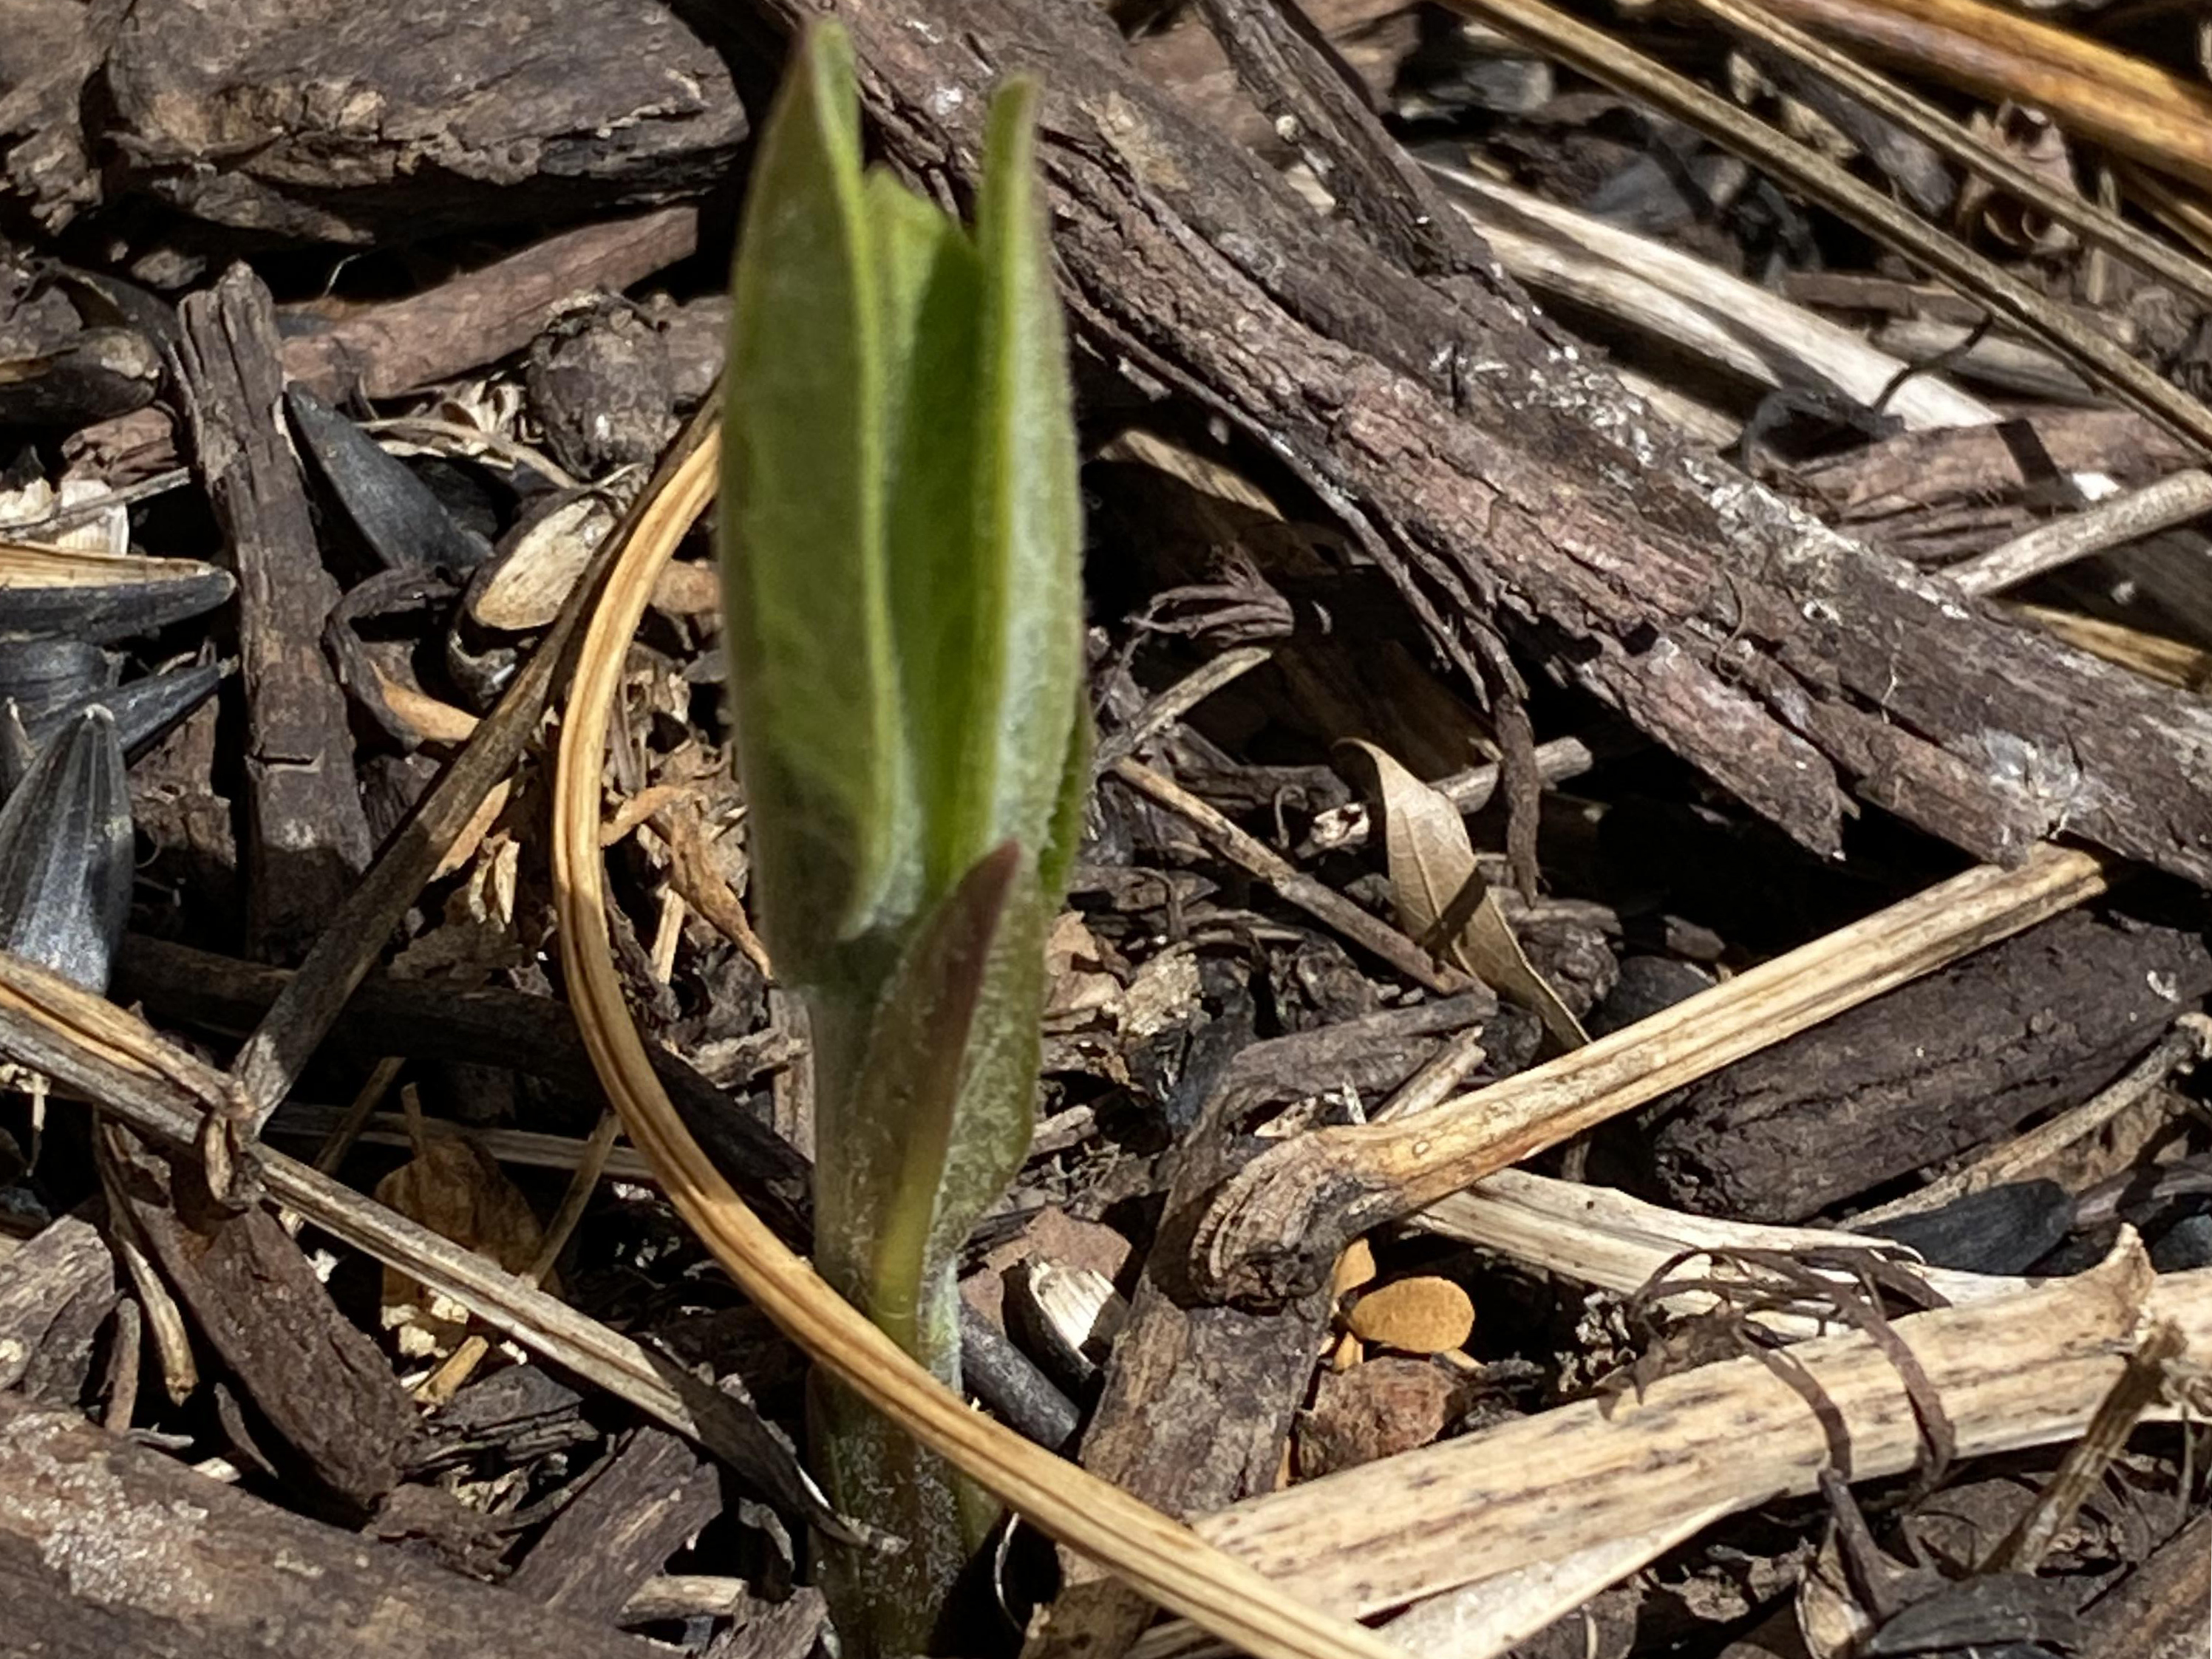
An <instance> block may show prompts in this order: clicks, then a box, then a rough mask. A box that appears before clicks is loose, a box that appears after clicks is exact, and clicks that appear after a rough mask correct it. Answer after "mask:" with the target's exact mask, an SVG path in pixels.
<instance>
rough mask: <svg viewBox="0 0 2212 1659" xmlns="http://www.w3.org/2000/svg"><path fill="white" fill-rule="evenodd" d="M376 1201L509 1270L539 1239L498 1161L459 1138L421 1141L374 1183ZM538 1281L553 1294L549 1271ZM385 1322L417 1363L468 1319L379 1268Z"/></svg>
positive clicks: (446, 1347) (519, 1265) (448, 1343)
mask: <svg viewBox="0 0 2212 1659" xmlns="http://www.w3.org/2000/svg"><path fill="white" fill-rule="evenodd" d="M376 1200H377V1202H378V1203H380V1204H382V1205H385V1206H387V1207H388V1208H391V1209H393V1210H397V1211H398V1212H399V1213H400V1214H402V1215H404V1216H406V1217H408V1218H410V1219H411V1220H415V1221H419V1222H421V1223H422V1225H424V1226H426V1227H428V1228H429V1229H430V1230H431V1231H433V1232H435V1233H440V1234H442V1235H443V1236H444V1237H447V1238H450V1239H452V1240H453V1243H456V1244H459V1245H462V1246H464V1247H465V1248H466V1249H471V1250H475V1251H476V1252H477V1253H478V1254H479V1255H487V1256H489V1257H490V1258H491V1259H492V1260H493V1261H496V1262H498V1263H499V1265H500V1266H501V1267H504V1268H506V1269H507V1272H509V1273H528V1272H529V1271H530V1269H531V1267H532V1263H533V1262H534V1261H535V1260H536V1258H537V1255H538V1247H539V1245H540V1243H542V1242H543V1241H544V1231H543V1229H541V1228H540V1227H539V1225H538V1217H537V1215H536V1213H535V1212H532V1209H531V1207H530V1200H528V1199H526V1198H525V1197H524V1196H523V1195H522V1194H521V1192H520V1189H519V1188H517V1187H516V1186H515V1184H514V1183H513V1182H512V1181H510V1180H508V1179H507V1171H505V1170H502V1169H501V1168H500V1166H499V1162H498V1160H497V1159H495V1158H493V1157H492V1155H491V1154H490V1153H489V1152H486V1151H484V1150H483V1147H481V1146H477V1144H476V1142H474V1141H473V1140H471V1139H467V1138H466V1137H465V1136H461V1135H455V1134H435V1135H431V1136H429V1137H428V1138H427V1139H425V1140H424V1141H423V1143H422V1150H421V1151H420V1152H417V1153H416V1155H415V1156H414V1157H413V1158H410V1159H409V1160H408V1161H407V1162H406V1163H405V1164H401V1165H400V1166H399V1167H398V1169H396V1170H393V1171H392V1173H391V1174H390V1175H388V1176H385V1177H384V1179H383V1180H381V1181H380V1182H377V1183H376ZM544 1284H545V1288H546V1289H548V1290H556V1289H557V1287H556V1285H555V1283H554V1281H553V1276H552V1275H551V1274H550V1273H548V1274H547V1275H546V1276H545V1280H544ZM384 1325H385V1328H386V1329H387V1330H393V1329H396V1330H397V1331H398V1334H399V1335H398V1340H399V1346H400V1350H401V1352H404V1353H408V1354H410V1355H413V1356H415V1357H417V1358H420V1357H422V1355H425V1354H428V1353H440V1354H443V1353H447V1352H451V1351H452V1349H453V1346H454V1345H455V1344H457V1343H458V1342H459V1341H460V1340H461V1339H462V1337H463V1336H464V1335H465V1334H466V1331H467V1327H468V1314H467V1312H466V1310H464V1309H463V1308H462V1307H461V1306H460V1304H459V1303H457V1302H453V1301H452V1300H450V1299H449V1298H447V1297H443V1296H441V1295H439V1294H438V1293H437V1292H435V1291H428V1290H426V1289H424V1288H423V1287H422V1285H419V1284H417V1283H416V1281H415V1280H414V1279H410V1278H409V1277H408V1276H407V1275H406V1274H404V1273H399V1272H397V1271H396V1270H394V1269H392V1268H390V1267H386V1269H385V1270H384Z"/></svg>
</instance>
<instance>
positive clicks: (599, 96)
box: [106, 0, 746, 242]
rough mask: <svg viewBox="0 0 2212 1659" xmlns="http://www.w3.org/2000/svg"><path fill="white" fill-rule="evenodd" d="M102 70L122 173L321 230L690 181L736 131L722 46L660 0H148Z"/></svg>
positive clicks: (708, 174)
mask: <svg viewBox="0 0 2212 1659" xmlns="http://www.w3.org/2000/svg"><path fill="white" fill-rule="evenodd" d="M106 86H107V90H108V94H109V96H110V98H111V99H112V102H113V107H114V125H113V126H112V129H111V130H110V131H109V132H108V133H107V135H106V136H107V137H108V138H109V139H110V141H111V142H112V143H114V144H115V146H116V147H117V149H118V151H119V153H120V155H121V157H122V167H120V169H119V172H120V175H121V178H122V179H123V180H124V182H125V184H126V185H128V186H130V187H134V188H137V189H138V190H142V191H149V192H150V193H152V194H154V195H155V196H157V197H161V199H162V200H164V201H167V202H169V203H171V204H174V205H175V206H178V207H180V208H183V209H184V210H186V211H187V212H190V213H192V214H195V215H197V216H199V217H201V218H203V219H209V220H212V221H214V222H216V223H218V224H224V225H233V226H237V227H239V228H243V229H250V230H257V231H264V232H270V233H273V234H277V235H281V236H286V237H292V238H299V239H304V240H313V241H325V242H366V241H370V240H379V241H395V240H413V239H416V238H419V237H423V236H431V235H436V234H441V233H442V232H445V231H448V230H475V229H479V228H482V227H483V226H484V225H486V224H529V223H532V222H545V221H549V220H558V219H562V218H573V217H577V216H583V215H586V214H591V213H594V212H604V211H605V210H608V209H610V208H614V207H618V206H623V205H633V206H638V205H649V204H659V203H663V202H666V201H670V200H671V199H674V198H676V197H682V196H690V195H698V194H702V193H703V192H704V191H707V190H708V189H711V188H712V187H713V186H714V185H715V184H717V183H719V182H720V180H721V179H722V178H723V177H724V176H725V175H726V173H728V172H729V170H730V167H731V165H732V161H734V159H735V156H736V153H737V146H738V143H739V141H740V140H742V139H743V138H744V136H745V131H746V125H745V115H744V109H743V108H742V106H740V105H739V103H738V97H737V94H736V91H735V90H734V88H732V86H731V83H730V76H729V71H728V70H727V69H726V68H725V67H724V65H723V63H722V61H721V59H720V58H719V57H717V56H716V55H715V54H714V52H712V51H711V50H709V49H708V46H706V45H705V44H704V43H703V42H702V41H701V40H699V39H698V37H697V36H696V35H695V34H694V33H692V32H691V31H690V28H688V27H686V26H685V25H684V23H683V21H681V20H680V19H679V18H678V16H677V15H676V11H675V9H673V8H672V7H671V6H667V5H663V4H661V3H659V0H515V3H512V4H508V5H505V6H502V7H501V9H499V11H498V12H496V13H488V12H486V11H484V10H483V9H482V8H481V7H479V6H477V5H473V4H470V3H466V0H416V3H414V4H410V5H406V6H362V5H356V4H354V3H352V0H140V3H138V4H137V5H134V6H132V7H131V10H130V18H129V21H128V22H127V23H126V25H125V27H124V28H123V30H122V32H121V33H120V34H119V35H118V37H117V40H116V43H115V47H114V50H113V52H112V54H111V55H110V57H109V59H108V64H107V73H106Z"/></svg>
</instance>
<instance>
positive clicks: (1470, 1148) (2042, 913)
mask: <svg viewBox="0 0 2212 1659" xmlns="http://www.w3.org/2000/svg"><path fill="white" fill-rule="evenodd" d="M2104 889H2105V872H2104V866H2103V865H2102V864H2101V863H2100V861H2099V860H2096V859H2095V858H2093V857H2092V856H2090V855H2089V854H2086V853H2078V852H2071V851H2066V850H2063V849H2061V848H2042V849H2040V850H2039V852H2038V853H2037V854H2035V856H2033V857H2032V858H2031V859H2029V860H2027V863H2026V864H2024V865H2022V866H2021V867H2020V868H2019V869H2018V870H2001V869H1995V868H1990V867H1987V866H1984V867H1983V868H1980V869H1976V870H1970V871H1968V872H1966V874H1964V875H1962V876H1957V877H1954V878H1952V879H1951V880H1949V881H1947V882H1942V883H1940V884H1937V885H1936V886H1934V887H1932V888H1929V890H1927V891H1926V892H1924V893H1921V894H1918V895H1916V896H1914V897H1912V898H1909V899H1906V900H1905V901H1904V902H1901V903H1899V904H1893V905H1892V906H1890V907H1889V908H1887V909H1886V910H1881V911H1877V912H1876V913H1875V915H1871V916H1869V917H1867V918H1866V919H1865V920H1864V921H1857V922H1854V923H1852V924H1851V925H1850V927H1844V928H1839V929H1838V930H1837V931H1836V932H1835V933H1830V934H1828V935H1826V937H1825V938H1822V939H1816V940H1814V942H1813V943H1812V944H1810V945H1802V946H1801V947H1799V948H1798V949H1797V950H1795V951H1789V952H1788V953H1786V954H1784V955H1783V956H1779V957H1775V958H1774V959H1773V960H1772V961H1771V962H1766V963H1761V964H1760V965H1759V967H1757V968H1754V969H1751V970H1750V971H1749V972H1747V973H1744V974H1741V975H1737V976H1736V977H1735V978H1734V979H1731V980H1729V981H1726V982H1725V983H1723V984H1721V985H1717V986H1715V987H1713V988H1712V989H1711V990H1710V991H1705V992H1702V993H1700V994H1698V995H1696V996H1693V997H1691V998H1689V999H1688V1000H1686V1001H1683V1002H1679V1003H1676V1004H1675V1005H1674V1006H1673V1007H1671V1008H1668V1009H1665V1010H1663V1011H1662V1012H1659V1013H1657V1014H1654V1015H1653V1016H1651V1017H1650V1018H1648V1019H1644V1020H1639V1021H1638V1022H1637V1023H1636V1024H1633V1025H1631V1026H1629V1027H1627V1028H1626V1029H1625V1030H1620V1031H1615V1032H1613V1033H1612V1034H1611V1035H1609V1036H1603V1037H1601V1038H1599V1039H1598V1040H1597V1041H1596V1042H1593V1043H1591V1044H1590V1045H1589V1047H1588V1048H1577V1049H1576V1050H1574V1051H1573V1052H1572V1053H1571V1054H1562V1055H1560V1056H1559V1058H1558V1059H1556V1060H1547V1061H1546V1062H1545V1063H1544V1064H1542V1065H1541V1066H1534V1067H1532V1068H1531V1069H1529V1070H1528V1071H1526V1072H1522V1073H1518V1074H1517V1075H1516V1076H1513V1077H1510V1078H1507V1079H1504V1081H1503V1082H1499V1083H1495V1084H1492V1085H1490V1086H1489V1087H1488V1088H1486V1089H1481V1090H1478V1091H1475V1092H1474V1093H1473V1094H1470V1095H1462V1096H1461V1097H1459V1098H1458V1099H1457V1100H1455V1101H1452V1102H1450V1103H1447V1104H1445V1105H1443V1106H1441V1107H1438V1108H1437V1109H1435V1110H1433V1111H1431V1112H1427V1113H1425V1114H1423V1115H1419V1116H1418V1117H1414V1118H1411V1119H1407V1120H1405V1121H1400V1122H1395V1123H1385V1124H1364V1125H1349V1126H1345V1127H1333V1128H1327V1129H1320V1130H1316V1131H1315V1132H1314V1133H1310V1134H1305V1135H1301V1136H1299V1137H1298V1138H1297V1139H1294V1140H1290V1141H1285V1143H1283V1144H1282V1145H1281V1146H1276V1147H1273V1148H1272V1149H1271V1150H1269V1151H1267V1152H1263V1153H1261V1156H1260V1157H1259V1158H1255V1159H1254V1160H1253V1161H1252V1162H1251V1163H1250V1164H1246V1165H1245V1166H1244V1168H1243V1170H1241V1171H1239V1172H1238V1173H1237V1175H1236V1176H1233V1177H1231V1180H1230V1181H1229V1182H1228V1184H1227V1185H1226V1186H1225V1188H1223V1190H1222V1192H1221V1193H1220V1194H1219V1195H1218V1197H1217V1198H1216V1199H1215V1200H1214V1201H1213V1204H1212V1207H1211V1208H1210V1209H1209V1211H1208V1212H1207V1213H1206V1217H1205V1218H1203V1219H1202V1220H1201V1221H1200V1225H1199V1227H1198V1230H1197V1232H1196V1235H1195V1237H1194V1241H1193V1246H1192V1263H1191V1269H1192V1273H1193V1275H1194V1278H1195V1279H1198V1280H1199V1281H1200V1284H1201V1285H1202V1286H1203V1287H1204V1288H1205V1289H1206V1291H1208V1292H1209V1293H1211V1294H1213V1295H1217V1296H1223V1297H1254V1298H1258V1299H1261V1300H1269V1299H1275V1300H1279V1299H1280V1298H1282V1297H1285V1295H1290V1296H1295V1295H1298V1294H1302V1293H1303V1292H1304V1291H1305V1290H1306V1289H1308V1288H1309V1287H1310V1286H1313V1285H1321V1284H1324V1283H1326V1282H1327V1278H1328V1273H1329V1270H1330V1268H1331V1267H1333V1266H1334V1262H1335V1261H1336V1257H1337V1255H1338V1254H1339V1253H1340V1251H1341V1250H1342V1249H1343V1248H1344V1247H1345V1245H1346V1243H1349V1242H1350V1241H1351V1240H1352V1238H1354V1237H1358V1235H1359V1234H1361V1233H1364V1232H1365V1231H1369V1230H1370V1228H1372V1227H1376V1226H1379V1225H1382V1224H1383V1223H1384V1222H1386V1221H1389V1220H1394V1219H1395V1218H1398V1217H1400V1216H1402V1215H1407V1214H1409V1213H1410V1212H1413V1211H1414V1210H1418V1209H1419V1208H1421V1207H1422V1206H1425V1205H1428V1204H1432V1203H1434V1202H1435V1201H1436V1200H1438V1199H1440V1198H1443V1196H1445V1195H1446V1194H1449V1193H1453V1192H1456V1191H1458V1190H1459V1189H1460V1188H1463V1187H1467V1186H1469V1185H1471V1184H1472V1183H1473V1182H1476V1181H1479V1180H1480V1179H1481V1178H1482V1177H1483V1176H1486V1175H1489V1174H1491V1173H1492V1171H1494V1170H1502V1169H1504V1168H1505V1167H1506V1166H1507V1165H1509V1164H1516V1163H1518V1162H1519V1161H1520V1160H1521V1159H1522V1158H1527V1157H1528V1156H1530V1155H1531V1154H1533V1153H1535V1152H1541V1151H1542V1150H1543V1149H1544V1148H1545V1147H1547V1146H1557V1145H1558V1144H1559V1142H1561V1141H1563V1140H1565V1139H1570V1138H1571V1137H1572V1136H1575V1135H1577V1134H1580V1133H1583V1131H1584V1130H1586V1129H1589V1128H1592V1127H1595V1126H1596V1125H1598V1124H1600V1123H1602V1122H1604V1121H1606V1120H1607V1119H1608V1118H1611V1117H1613V1116H1616V1115H1619V1114H1620V1113H1621V1112H1625V1111H1626V1110H1628V1109H1630V1108H1632V1107H1635V1106H1640V1105H1642V1104H1644V1103H1645V1102H1646V1101H1650V1100H1655V1099H1656V1098H1658V1097H1659V1096H1661V1095H1662V1094H1665V1093H1666V1092H1667V1091H1669V1090H1670V1089H1675V1088H1679V1087H1680V1086H1681V1085H1683V1084H1685V1083H1687V1082H1690V1081H1692V1079H1697V1078H1700V1077H1704V1076H1706V1075H1708V1074H1709V1073H1713V1072H1716V1071H1718V1070H1719V1069H1720V1068H1721V1067H1722V1066H1726V1065H1729V1064H1730V1063H1731V1062H1733V1061H1735V1060H1741V1059H1742V1058H1743V1057H1744V1056H1745V1055H1747V1054H1755V1053H1757V1052H1758V1051H1759V1049H1761V1048H1766V1047H1768V1046H1769V1045H1770V1044H1772V1043H1776V1042H1780V1041H1782V1040H1783V1039H1784V1038H1785V1037H1788V1036H1792V1035H1794V1034H1796V1032H1799V1031H1802V1030H1808V1029H1809V1028H1810V1027H1812V1026H1814V1025H1817V1024H1820V1022H1821V1021H1823V1020H1826V1019H1830V1018H1833V1017H1834V1016H1835V1015H1837V1014H1838V1013H1841V1012H1843V1011H1844V1010H1845V1009H1847V1008H1850V1007H1854V1006H1857V1005H1858V1004H1860V1003H1862V1002H1865V1001H1867V1000H1869V999H1871V998H1874V997H1876V996H1879V995H1881V994H1882V993H1883V992H1884V991H1887V990H1889V989H1891V988H1893V987H1896V986H1899V985H1902V984H1904V983H1905V982H1906V981H1909V980H1912V979H1915V978H1917V977H1918V976H1919V975H1923V974H1925V973H1928V972H1930V971H1932V970H1933V969H1936V968H1940V967H1942V966H1943V965H1944V964H1945V963H1950V962H1954V961H1956V960H1957V959H1958V958H1959V957H1962V956H1966V955H1967V954H1968V953H1970V952H1972V951H1977V950H1979V949H1980V948H1981V947H1982V946H1984V945H1989V944H1991V943H1993V942H1995V941H1996V940H1997V939H2003V938H2006V937H2007V936H2008V935H2010V934H2013V933H2018V932H2020V931H2021V929H2022V928H2025V927H2033V925H2034V924H2035V923H2037V922H2039V921H2043V920H2044V919H2045V918H2046V917H2048V916H2051V915H2056V914H2057V913H2058V912H2059V911H2062V910H2064V909H2066V908H2069V907H2070V906H2072V905H2075V904H2079V903H2081V902H2083V901H2084V900H2086V899H2089V898H2092V897H2094V896H2096V895H2097V894H2099V893H2101V892H2102V891H2103V890H2104Z"/></svg>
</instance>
